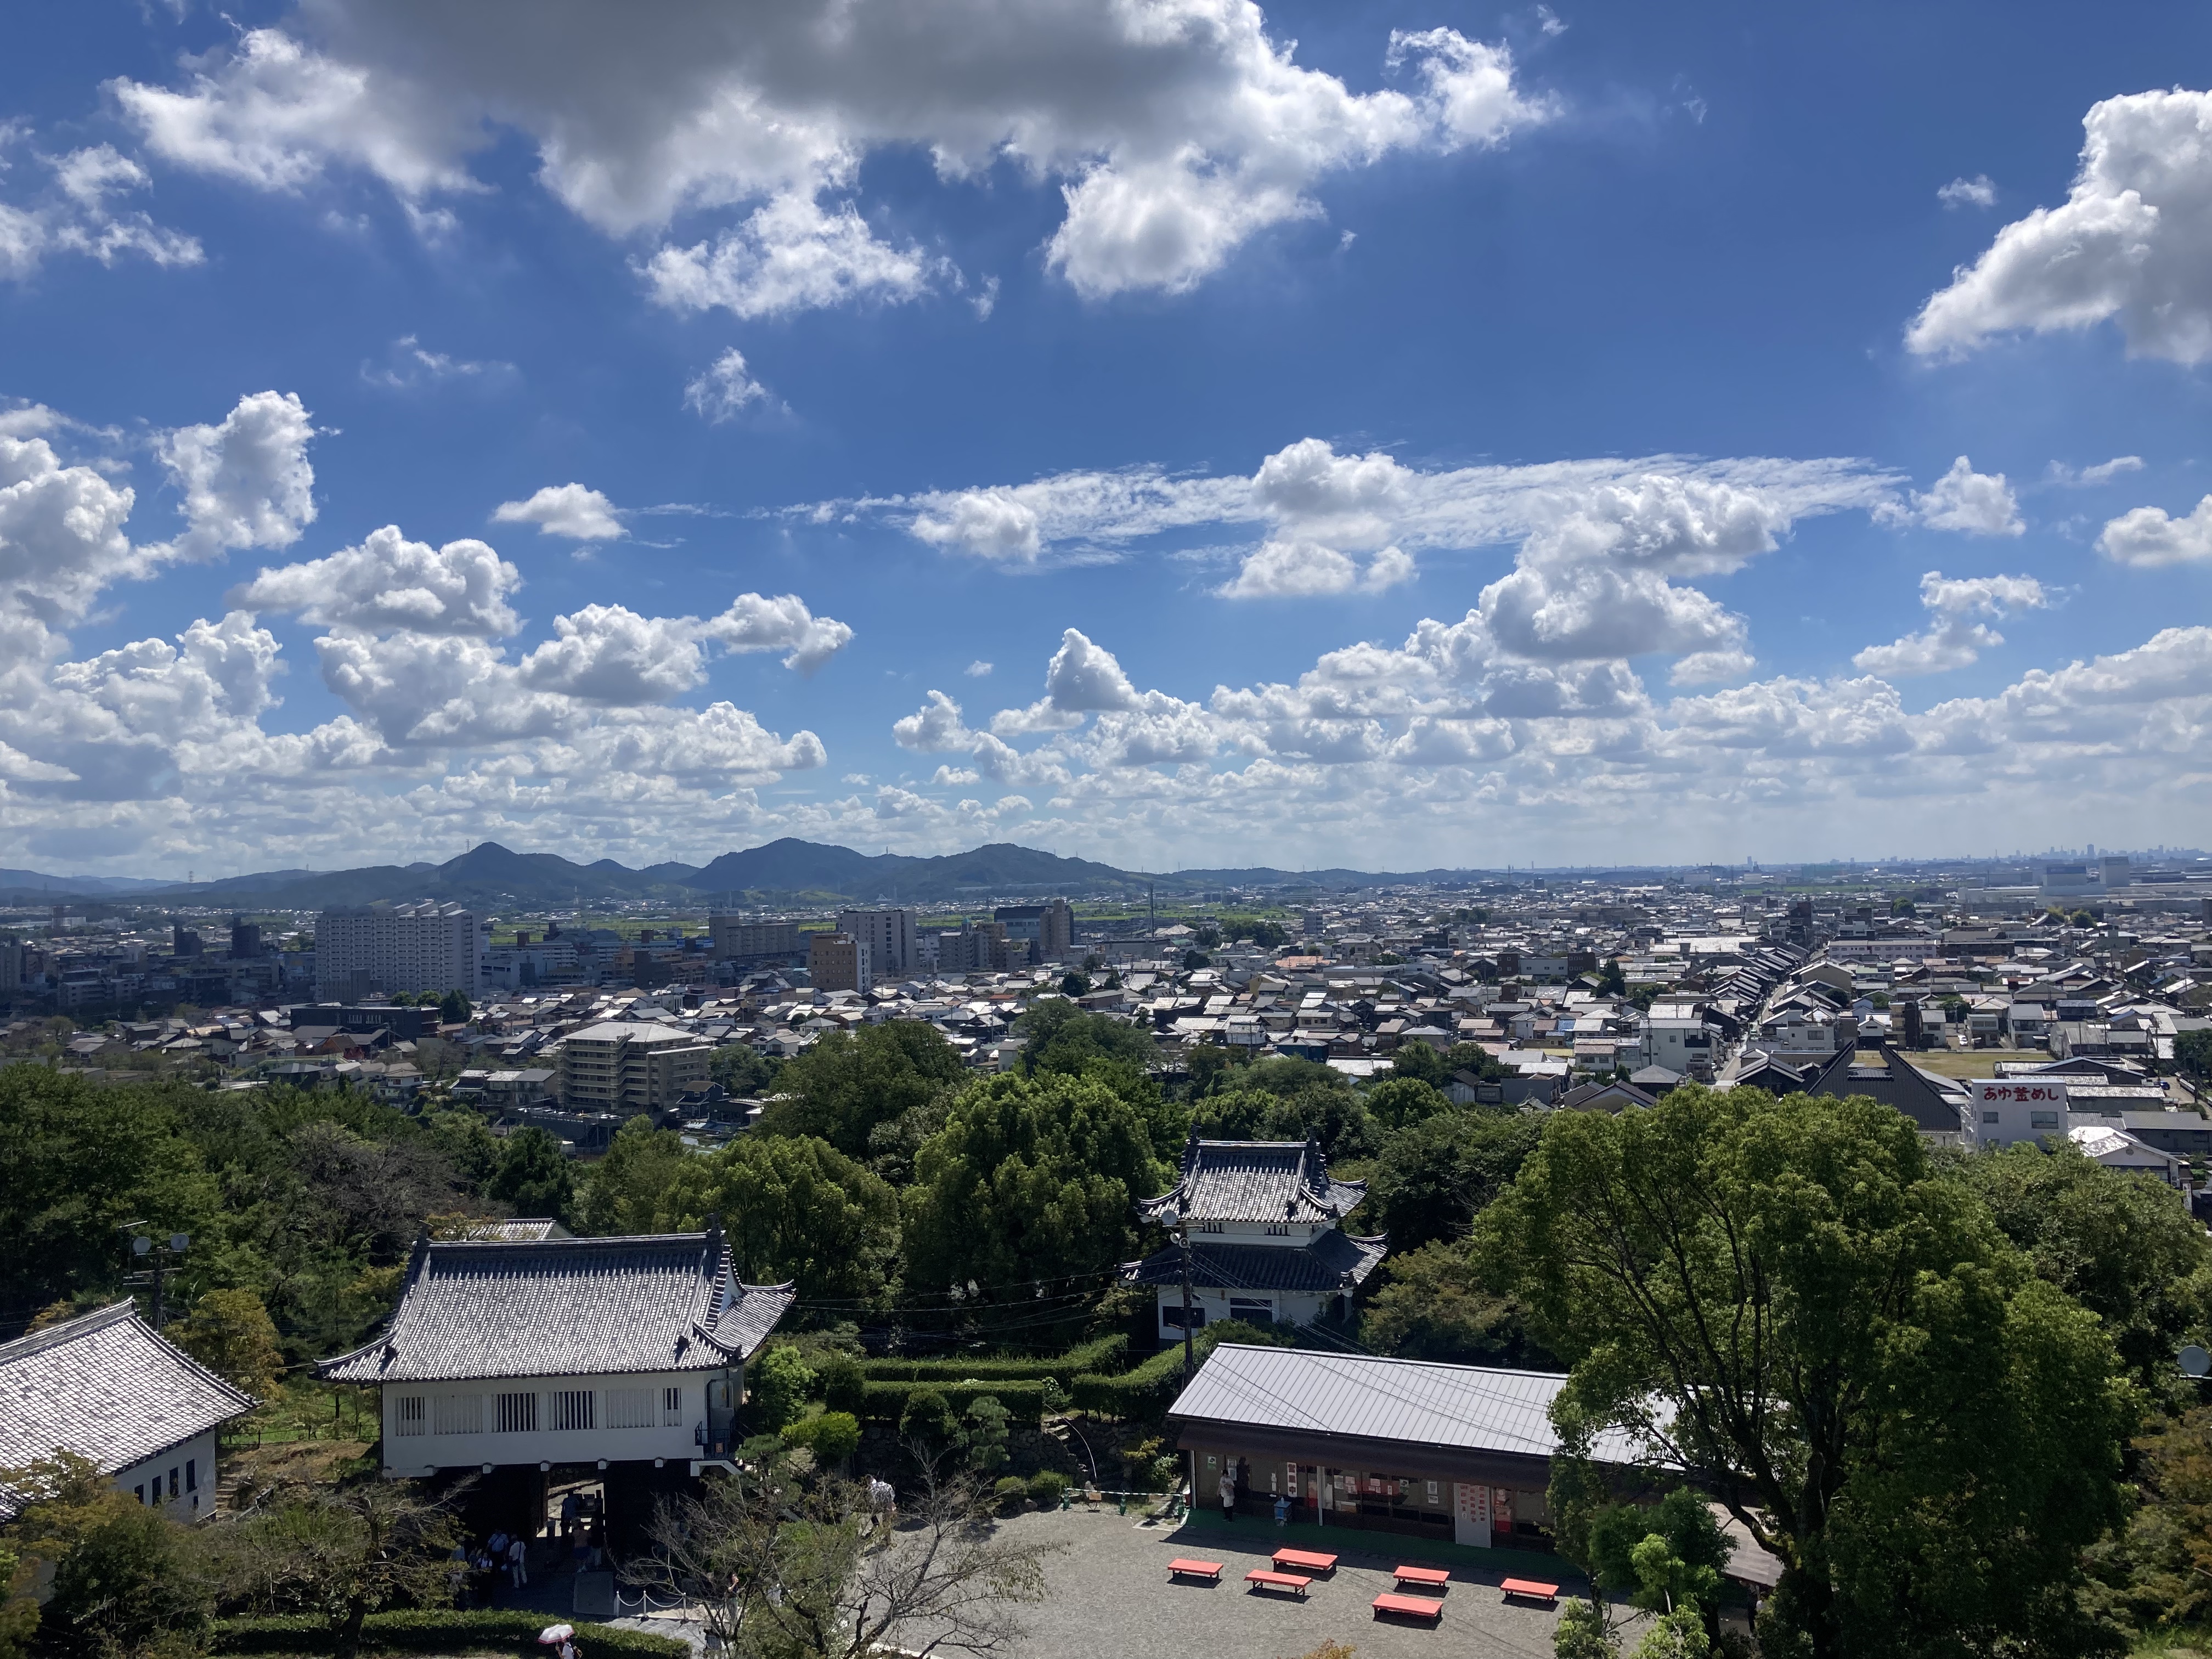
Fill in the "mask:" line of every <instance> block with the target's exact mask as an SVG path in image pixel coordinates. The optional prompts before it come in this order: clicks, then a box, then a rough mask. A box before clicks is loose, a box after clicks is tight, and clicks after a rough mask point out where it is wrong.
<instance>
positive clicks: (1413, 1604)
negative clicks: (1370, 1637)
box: [1370, 1591, 1444, 1620]
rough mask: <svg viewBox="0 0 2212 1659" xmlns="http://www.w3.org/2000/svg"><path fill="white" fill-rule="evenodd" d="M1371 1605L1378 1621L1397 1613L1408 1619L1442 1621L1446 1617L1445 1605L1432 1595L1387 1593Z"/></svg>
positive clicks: (1378, 1597)
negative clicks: (1389, 1614) (1386, 1614)
mask: <svg viewBox="0 0 2212 1659" xmlns="http://www.w3.org/2000/svg"><path fill="white" fill-rule="evenodd" d="M1370 1605H1371V1606H1372V1607H1374V1609H1375V1616H1376V1618H1377V1619H1380V1618H1381V1617H1382V1616H1383V1614H1384V1613H1397V1614H1399V1615H1400V1616H1401V1617H1402V1618H1407V1619H1438V1620H1440V1619H1442V1618H1443V1616H1444V1604H1443V1602H1441V1601H1437V1599H1436V1598H1435V1597H1434V1596H1430V1595H1391V1594H1389V1592H1387V1591H1386V1592H1385V1593H1383V1595H1378V1596H1376V1598H1375V1600H1374V1601H1373V1602H1372V1603H1370Z"/></svg>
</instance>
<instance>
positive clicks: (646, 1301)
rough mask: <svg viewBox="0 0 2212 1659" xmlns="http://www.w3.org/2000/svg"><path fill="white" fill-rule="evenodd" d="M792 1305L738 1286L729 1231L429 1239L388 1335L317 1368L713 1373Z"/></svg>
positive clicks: (787, 1296) (469, 1373)
mask: <svg viewBox="0 0 2212 1659" xmlns="http://www.w3.org/2000/svg"><path fill="white" fill-rule="evenodd" d="M792 1299H793V1290H792V1287H791V1286H790V1285H741V1284H739V1283H738V1281H737V1279H735V1277H734V1276H733V1275H732V1273H731V1270H730V1266H729V1257H728V1255H727V1253H726V1251H725V1250H724V1249H723V1247H722V1235H721V1232H720V1230H719V1229H717V1230H714V1231H708V1232H704V1233H667V1234H658V1235H653V1236H648V1237H623V1238H548V1239H536V1240H529V1241H525V1242H520V1243H476V1242H461V1243H428V1242H427V1241H425V1242H423V1243H418V1244H416V1247H415V1258H414V1261H412V1262H411V1263H410V1265H409V1267H408V1271H407V1284H406V1288H405V1290H404V1291H403V1292H402V1293H401V1296H400V1298H399V1308H398V1311H397V1312H396V1313H394V1314H393V1315H392V1322H391V1324H390V1326H389V1327H388V1328H386V1332H385V1334H383V1335H382V1336H380V1337H378V1338H377V1339H376V1340H374V1341H373V1342H371V1343H369V1344H368V1346H365V1347H362V1348H357V1349H356V1350H355V1351H354V1352H351V1353H348V1354H340V1355H338V1356H337V1357H336V1358H331V1359H326V1360H325V1361H323V1362H322V1364H320V1365H319V1366H318V1367H317V1368H316V1369H317V1370H318V1371H319V1374H320V1375H322V1376H325V1377H328V1378H330V1379H331V1380H332V1381H334V1382H340V1383H433V1382H447V1381H459V1380H462V1379H465V1378H474V1377H486V1378H489V1377H504V1376H590V1375H600V1374H605V1373H610V1372H623V1371H667V1370H719V1369H720V1367H722V1366H724V1365H726V1364H731V1363H732V1362H733V1361H738V1360H744V1359H747V1358H750V1357H751V1356H752V1354H753V1352H755V1351H756V1350H757V1349H758V1348H759V1346H760V1345H761V1344H762V1343H763V1342H764V1341H765V1340H767V1339H768V1334H769V1332H770V1331H771V1330H773V1329H775V1322H776V1321H778V1320H779V1319H781V1318H782V1317H783V1314H784V1310H786V1309H787V1308H789V1307H790V1306H791V1304H792Z"/></svg>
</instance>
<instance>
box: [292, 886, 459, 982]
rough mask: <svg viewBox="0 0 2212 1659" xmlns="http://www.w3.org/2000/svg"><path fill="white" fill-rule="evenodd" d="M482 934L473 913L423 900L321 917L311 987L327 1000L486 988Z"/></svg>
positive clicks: (345, 910)
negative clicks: (415, 902)
mask: <svg viewBox="0 0 2212 1659" xmlns="http://www.w3.org/2000/svg"><path fill="white" fill-rule="evenodd" d="M482 967H483V933H481V932H480V931H479V929H478V928H477V918H476V913H475V912H473V911H471V910H468V909H465V908H463V907H462V906H460V905H458V904H440V903H439V902H437V901H436V900H435V899H424V900H423V901H422V902H421V903H419V904H359V905H345V906H343V907H339V908H331V909H328V910H325V911H324V912H323V914H322V915H321V916H320V917H319V919H318V920H317V921H316V923H315V984H316V987H317V988H318V990H319V993H320V994H321V995H322V996H323V997H324V998H325V999H326V1000H338V1001H345V1002H352V1001H356V1000H359V999H360V998H362V997H363V996H366V995H367V994H368V993H370V992H371V991H383V992H386V993H389V992H393V991H405V992H408V993H410V994H420V993H422V992H424V991H438V992H445V991H461V992H465V993H466V994H468V995H470V996H474V995H475V994H477V990H478V989H479V988H480V987H481V986H482V983H483V975H482Z"/></svg>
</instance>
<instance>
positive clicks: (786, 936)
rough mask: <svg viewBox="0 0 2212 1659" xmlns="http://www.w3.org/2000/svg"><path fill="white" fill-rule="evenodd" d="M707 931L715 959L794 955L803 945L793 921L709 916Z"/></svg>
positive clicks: (796, 925) (721, 960)
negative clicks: (712, 944)
mask: <svg viewBox="0 0 2212 1659" xmlns="http://www.w3.org/2000/svg"><path fill="white" fill-rule="evenodd" d="M707 934H708V938H709V939H712V940H713V941H714V959H715V960H716V961H718V962H732V961H745V960H750V959H751V958H755V957H795V956H798V955H799V953H800V952H801V951H805V948H806V946H805V943H804V942H803V941H802V940H801V939H800V938H799V924H798V923H797V922H795V921H746V920H745V919H744V917H742V916H709V917H708V918H707Z"/></svg>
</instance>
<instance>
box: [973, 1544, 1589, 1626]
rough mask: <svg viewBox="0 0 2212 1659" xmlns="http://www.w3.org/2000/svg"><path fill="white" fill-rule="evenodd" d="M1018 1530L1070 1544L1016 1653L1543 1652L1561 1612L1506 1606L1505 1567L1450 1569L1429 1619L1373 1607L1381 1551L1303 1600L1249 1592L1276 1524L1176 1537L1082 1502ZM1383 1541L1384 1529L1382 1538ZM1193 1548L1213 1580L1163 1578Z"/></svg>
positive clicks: (1028, 1616)
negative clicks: (1435, 1617)
mask: <svg viewBox="0 0 2212 1659" xmlns="http://www.w3.org/2000/svg"><path fill="white" fill-rule="evenodd" d="M1004 1524H1005V1525H1006V1528H1007V1529H1008V1531H1009V1532H1010V1533H1011V1534H1013V1535H1014V1536H1016V1537H1022V1538H1030V1537H1039V1536H1042V1537H1043V1538H1047V1539H1049V1540H1051V1541H1054V1542H1065V1543H1066V1544H1067V1545H1068V1546H1069V1548H1068V1549H1066V1551H1065V1552H1063V1553H1060V1554H1059V1555H1056V1556H1054V1558H1052V1560H1051V1561H1050V1563H1049V1564H1048V1566H1047V1568H1046V1577H1047V1586H1048V1588H1047V1590H1046V1595H1045V1601H1044V1603H1043V1605H1042V1606H1040V1607H1031V1608H1028V1609H1026V1610H1025V1611H1024V1614H1023V1620H1024V1623H1025V1624H1026V1625H1027V1626H1028V1627H1029V1631H1030V1635H1029V1638H1028V1639H1027V1640H1026V1641H1025V1642H1024V1644H1023V1645H1022V1646H1021V1647H1020V1648H1019V1649H1018V1650H1017V1651H1018V1654H1019V1655H1020V1659H1297V1656H1298V1655H1302V1654H1305V1653H1309V1652H1310V1651H1311V1650H1314V1649H1315V1648H1317V1647H1319V1646H1320V1645H1321V1644H1322V1642H1324V1641H1328V1640H1331V1639H1334V1640H1335V1641H1339V1642H1343V1643H1346V1644H1350V1645H1351V1646H1352V1647H1354V1648H1356V1649H1357V1650H1358V1653H1359V1659H1414V1656H1426V1659H1446V1656H1449V1659H1463V1656H1467V1655H1470V1654H1480V1655H1481V1656H1483V1659H1551V1654H1552V1628H1553V1625H1554V1624H1555V1623H1557V1621H1558V1615H1557V1613H1553V1612H1551V1611H1547V1609H1545V1608H1542V1607H1523V1606H1508V1605H1506V1604H1505V1602H1504V1600H1503V1599H1502V1597H1501V1596H1500V1595H1499V1594H1498V1588H1497V1585H1498V1577H1499V1576H1500V1575H1498V1574H1496V1573H1484V1572H1482V1571H1468V1570H1464V1569H1460V1570H1455V1571H1454V1572H1453V1574H1452V1582H1451V1588H1450V1589H1449V1591H1448V1592H1447V1593H1446V1594H1445V1595H1444V1598H1443V1601H1444V1616H1443V1621H1442V1623H1440V1624H1438V1625H1436V1626H1428V1625H1419V1624H1408V1623H1405V1622H1402V1621H1398V1620H1381V1619H1377V1618H1376V1617H1375V1615H1374V1613H1373V1612H1372V1611H1371V1610H1370V1607H1369V1606H1368V1603H1369V1602H1370V1601H1373V1600H1374V1598H1375V1597H1376V1595H1378V1594H1380V1593H1381V1592H1383V1591H1384V1590H1388V1589H1393V1588H1394V1585H1393V1583H1392V1582H1391V1578H1390V1569H1391V1568H1392V1567H1393V1566H1395V1565H1397V1561H1396V1559H1395V1557H1390V1556H1387V1555H1373V1554H1368V1553H1353V1552H1352V1551H1350V1550H1346V1551H1343V1552H1341V1554H1342V1557H1343V1559H1342V1560H1341V1561H1340V1563H1339V1565H1338V1566H1337V1570H1336V1572H1335V1574H1334V1576H1333V1577H1328V1578H1320V1579H1316V1580H1315V1581H1314V1585H1313V1588H1312V1589H1310V1590H1309V1591H1308V1592H1307V1599H1306V1600H1305V1601H1303V1602H1301V1601H1297V1600H1295V1599H1293V1598H1290V1597H1287V1596H1284V1595H1268V1594H1264V1593H1255V1592H1252V1591H1249V1590H1248V1589H1246V1588H1245V1586H1244V1583H1243V1577H1244V1574H1245V1573H1246V1572H1247V1571H1249V1569H1251V1568H1252V1567H1255V1566H1265V1565H1267V1557H1268V1555H1269V1554H1271V1553H1273V1549H1274V1541H1273V1532H1274V1528H1273V1527H1272V1526H1269V1525H1267V1524H1266V1523H1264V1522H1258V1523H1255V1525H1253V1526H1252V1527H1251V1528H1249V1531H1248V1530H1246V1529H1244V1528H1237V1529H1234V1530H1225V1529H1223V1528H1207V1529H1206V1531H1205V1532H1204V1533H1203V1534H1197V1535H1194V1536H1184V1537H1180V1538H1179V1537H1178V1534H1177V1533H1176V1528H1173V1527H1172V1526H1170V1525H1167V1524H1158V1525H1151V1526H1147V1525H1143V1524H1140V1523H1139V1522H1138V1521H1137V1520H1135V1519H1134V1518H1133V1517H1130V1516H1117V1515H1114V1514H1111V1513H1100V1514H1095V1515H1094V1514H1089V1513H1086V1512H1085V1511H1083V1510H1064V1511H1063V1510H1054V1511H1052V1512H1049V1513H1046V1514H1039V1515H1025V1516H1021V1517H1019V1518H1018V1519H1016V1520H1012V1521H1009V1522H1006V1523H1004ZM1377 1542H1379V1543H1382V1544H1383V1547H1386V1548H1387V1547H1388V1541H1387V1540H1378V1541H1377ZM1178 1555H1194V1556H1198V1557H1200V1558H1201V1559H1205V1560H1208V1561H1219V1562H1221V1563H1222V1564H1223V1566H1222V1573H1221V1583H1219V1584H1218V1585H1205V1584H1191V1583H1173V1584H1171V1583H1168V1575H1167V1564H1168V1562H1169V1561H1170V1559H1172V1558H1174V1557H1176V1556H1178Z"/></svg>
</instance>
